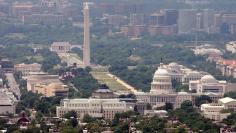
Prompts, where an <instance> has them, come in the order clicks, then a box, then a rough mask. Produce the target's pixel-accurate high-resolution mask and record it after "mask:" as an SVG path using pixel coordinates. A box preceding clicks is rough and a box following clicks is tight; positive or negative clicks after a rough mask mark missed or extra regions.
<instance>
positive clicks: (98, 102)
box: [56, 98, 133, 119]
mask: <svg viewBox="0 0 236 133" xmlns="http://www.w3.org/2000/svg"><path fill="white" fill-rule="evenodd" d="M128 110H133V107H131V106H128V105H127V103H126V102H124V101H120V100H119V99H93V98H91V99H64V100H62V101H61V105H60V106H57V107H56V114H57V117H62V116H63V115H64V114H65V113H67V112H68V111H76V113H77V115H78V117H79V118H83V117H84V115H85V114H88V115H90V116H92V117H96V118H102V117H103V118H105V119H113V118H114V116H115V114H116V113H122V112H126V111H128Z"/></svg>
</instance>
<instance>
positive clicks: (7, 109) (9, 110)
mask: <svg viewBox="0 0 236 133" xmlns="http://www.w3.org/2000/svg"><path fill="white" fill-rule="evenodd" d="M15 107H16V101H15V100H14V99H12V98H11V97H10V96H9V95H8V94H7V93H6V92H0V115H6V114H15V110H16V108H15Z"/></svg>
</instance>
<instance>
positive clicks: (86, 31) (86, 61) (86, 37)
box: [83, 3, 90, 67]
mask: <svg viewBox="0 0 236 133" xmlns="http://www.w3.org/2000/svg"><path fill="white" fill-rule="evenodd" d="M83 62H84V66H85V67H86V66H90V21H89V5H88V3H85V4H84V45H83Z"/></svg>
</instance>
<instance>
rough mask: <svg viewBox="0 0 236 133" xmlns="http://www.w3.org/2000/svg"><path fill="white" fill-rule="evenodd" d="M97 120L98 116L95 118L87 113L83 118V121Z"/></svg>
mask: <svg viewBox="0 0 236 133" xmlns="http://www.w3.org/2000/svg"><path fill="white" fill-rule="evenodd" d="M95 120H96V118H93V117H91V116H90V115H88V114H85V115H84V118H83V122H86V123H91V122H94V121H95Z"/></svg>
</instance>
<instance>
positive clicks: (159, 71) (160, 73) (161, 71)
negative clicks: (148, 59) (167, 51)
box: [154, 68, 170, 77]
mask: <svg viewBox="0 0 236 133" xmlns="http://www.w3.org/2000/svg"><path fill="white" fill-rule="evenodd" d="M169 75H170V74H169V72H168V71H167V70H166V69H164V68H158V69H157V71H156V72H155V74H154V77H158V76H169Z"/></svg>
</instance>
